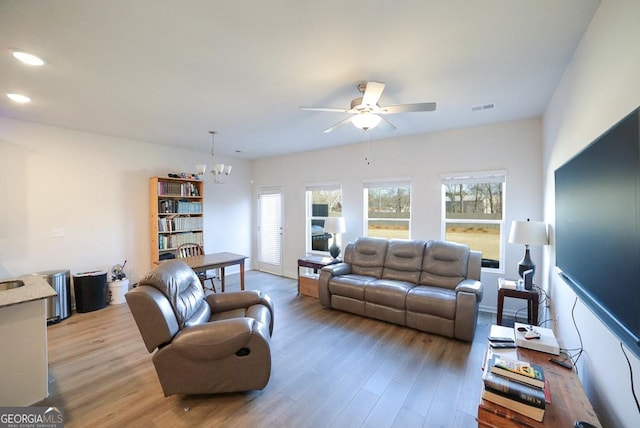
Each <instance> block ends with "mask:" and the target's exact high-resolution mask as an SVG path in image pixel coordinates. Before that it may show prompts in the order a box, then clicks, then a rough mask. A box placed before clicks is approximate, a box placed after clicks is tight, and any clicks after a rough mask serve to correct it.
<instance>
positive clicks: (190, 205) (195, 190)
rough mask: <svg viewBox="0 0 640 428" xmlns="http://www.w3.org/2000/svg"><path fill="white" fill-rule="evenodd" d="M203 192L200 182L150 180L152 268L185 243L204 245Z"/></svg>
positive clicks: (152, 178)
mask: <svg viewBox="0 0 640 428" xmlns="http://www.w3.org/2000/svg"><path fill="white" fill-rule="evenodd" d="M203 190H204V189H203V183H202V182H201V181H198V180H189V179H184V178H169V177H166V178H165V177H151V178H150V179H149V210H150V217H151V220H150V228H151V265H152V266H153V265H155V264H157V263H158V261H159V260H162V259H163V258H164V257H167V256H169V254H170V253H175V251H176V249H177V248H178V246H180V245H181V244H185V243H196V244H200V245H204V233H203V228H204V226H203V220H204V219H203V202H204V198H203ZM169 257H170V256H169Z"/></svg>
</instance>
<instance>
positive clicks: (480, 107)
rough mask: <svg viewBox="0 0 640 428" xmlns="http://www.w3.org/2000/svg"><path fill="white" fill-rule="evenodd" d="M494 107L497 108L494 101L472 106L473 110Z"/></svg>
mask: <svg viewBox="0 0 640 428" xmlns="http://www.w3.org/2000/svg"><path fill="white" fill-rule="evenodd" d="M492 108H496V105H495V104H493V103H491V104H483V105H480V106H475V107H471V111H481V110H491V109H492Z"/></svg>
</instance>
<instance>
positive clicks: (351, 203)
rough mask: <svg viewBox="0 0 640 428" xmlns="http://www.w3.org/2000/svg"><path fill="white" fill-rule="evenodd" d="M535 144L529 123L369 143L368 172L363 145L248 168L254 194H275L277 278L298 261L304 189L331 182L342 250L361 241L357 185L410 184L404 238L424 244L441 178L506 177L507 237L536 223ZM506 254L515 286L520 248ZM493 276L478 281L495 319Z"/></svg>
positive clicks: (537, 127)
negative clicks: (281, 206) (280, 211)
mask: <svg viewBox="0 0 640 428" xmlns="http://www.w3.org/2000/svg"><path fill="white" fill-rule="evenodd" d="M337 132H339V131H337ZM374 132H375V131H374ZM364 138H365V136H364V133H363V140H364ZM541 144H542V125H541V121H540V120H538V119H531V120H524V121H517V122H509V123H502V124H498V125H492V126H484V127H475V128H464V129H457V130H452V131H444V132H438V133H433V134H427V135H419V136H413V137H405V138H397V139H389V140H381V141H376V142H371V147H370V150H369V159H370V161H371V164H370V165H367V163H366V161H365V160H364V158H365V156H366V155H367V144H366V143H363V144H356V145H352V146H344V147H339V148H334V149H327V150H321V151H314V152H305V153H298V154H294V155H290V156H283V157H278V158H272V159H263V160H258V161H255V162H254V167H253V179H254V190H255V188H257V187H258V186H275V185H281V186H283V189H284V193H285V212H284V220H285V231H284V271H285V275H287V276H291V277H294V276H295V275H296V268H297V259H298V258H299V257H302V256H304V255H305V196H304V194H305V185H306V184H309V183H320V182H335V181H338V182H340V183H341V184H342V192H343V194H342V195H343V196H342V197H343V212H344V216H345V219H346V222H347V233H345V234H344V235H343V242H348V241H352V240H354V239H355V238H357V237H358V236H362V234H363V230H364V221H363V200H362V199H363V196H362V183H363V181H364V180H368V179H379V178H391V177H396V178H397V177H404V178H410V179H411V181H412V196H411V205H412V206H411V216H412V237H413V238H416V239H425V240H426V239H440V238H441V236H440V233H441V232H440V231H441V224H440V219H441V204H440V198H441V193H440V192H441V190H440V189H441V188H440V176H441V174H444V173H451V172H461V171H488V170H506V171H507V206H506V225H507V226H506V229H507V231H506V235H508V230H509V227H510V224H511V221H512V220H524V219H526V218H527V217H529V218H531V219H532V220H541V219H542V196H541V195H542V169H541V162H542V145H541ZM506 250H507V251H506V263H505V266H506V275H507V276H508V277H512V278H515V277H516V276H517V264H518V262H519V261H520V259H522V256H523V255H524V247H523V246H520V245H513V244H506ZM254 253H255V252H254ZM532 257H533V258H534V261H539V262H542V258H541V251H540V249H539V248H538V249H535V248H534V249H533V251H532ZM502 275H504V274H502ZM498 276H501V275H500V274H497V273H493V274H483V277H482V279H483V283H484V284H485V295H484V300H483V302H482V307H483V309H485V310H491V311H495V308H496V299H497V278H498ZM507 303H508V304H511V303H514V305H513V306H507V308H509V307H512V308H514V307H517V308H521V307H522V306H523V304H524V301H515V302H507Z"/></svg>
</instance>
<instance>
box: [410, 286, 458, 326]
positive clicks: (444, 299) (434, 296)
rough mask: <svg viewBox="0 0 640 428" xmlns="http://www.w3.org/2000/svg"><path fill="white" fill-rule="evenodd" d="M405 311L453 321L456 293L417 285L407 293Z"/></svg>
mask: <svg viewBox="0 0 640 428" xmlns="http://www.w3.org/2000/svg"><path fill="white" fill-rule="evenodd" d="M407 311H409V312H417V313H422V314H430V315H435V316H438V317H440V318H446V319H450V320H452V319H455V317H456V293H455V291H452V290H448V289H446V288H440V287H430V286H425V285H419V286H417V287H414V288H412V289H411V290H409V292H408V293H407Z"/></svg>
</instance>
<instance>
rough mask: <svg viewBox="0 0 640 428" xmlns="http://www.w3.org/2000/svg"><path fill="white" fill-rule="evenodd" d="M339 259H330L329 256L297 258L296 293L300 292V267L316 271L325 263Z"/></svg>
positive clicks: (335, 261)
mask: <svg viewBox="0 0 640 428" xmlns="http://www.w3.org/2000/svg"><path fill="white" fill-rule="evenodd" d="M340 262H341V260H338V259H332V258H331V257H319V256H307V257H302V258H300V259H298V294H300V268H301V267H306V268H311V269H313V273H318V271H319V270H320V269H322V268H323V267H325V266H327V265H332V264H334V263H340Z"/></svg>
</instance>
